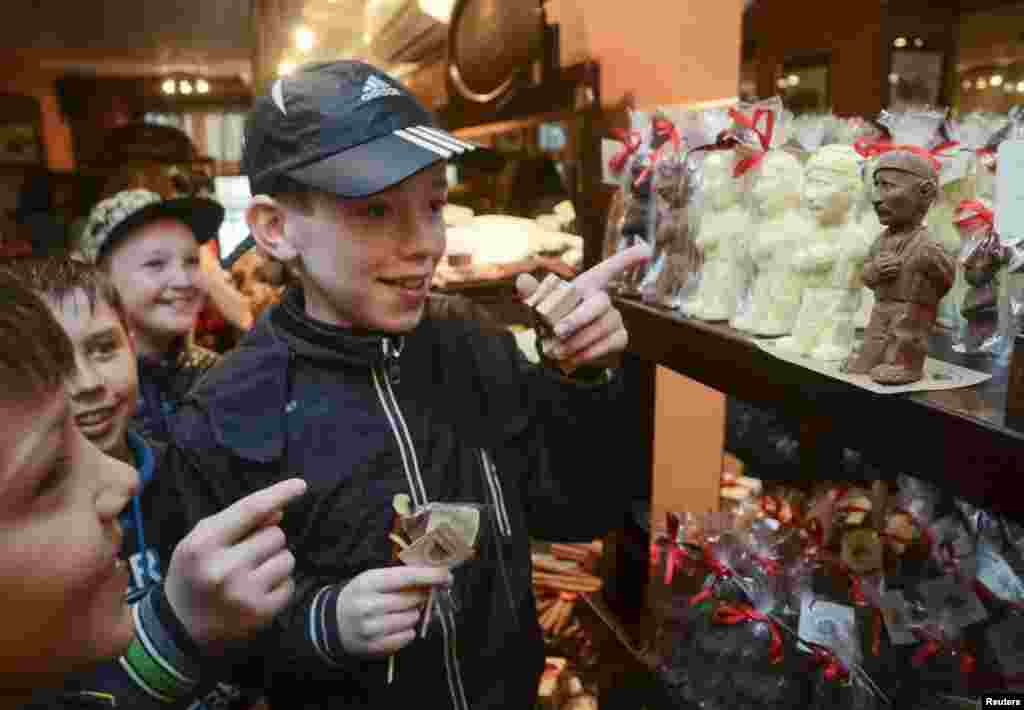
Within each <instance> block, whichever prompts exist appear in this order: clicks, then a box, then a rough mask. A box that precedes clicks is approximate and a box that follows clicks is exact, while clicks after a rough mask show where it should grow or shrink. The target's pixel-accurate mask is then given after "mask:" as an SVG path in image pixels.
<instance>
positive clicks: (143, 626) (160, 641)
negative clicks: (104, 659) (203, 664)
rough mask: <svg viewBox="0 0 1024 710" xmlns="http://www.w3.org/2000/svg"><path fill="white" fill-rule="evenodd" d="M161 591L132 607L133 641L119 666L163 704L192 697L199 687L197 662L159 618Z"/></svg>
mask: <svg viewBox="0 0 1024 710" xmlns="http://www.w3.org/2000/svg"><path fill="white" fill-rule="evenodd" d="M162 595H163V590H162V589H161V588H160V587H156V588H154V590H153V591H152V592H150V593H149V594H147V595H146V596H145V597H143V599H142V600H141V601H140V602H139V603H138V604H136V605H135V606H134V607H132V616H133V618H134V621H135V638H134V639H132V642H131V645H130V646H129V647H128V652H127V653H125V655H124V656H122V657H121V658H120V659H119V662H120V664H121V667H122V668H123V669H124V670H125V672H126V673H127V674H128V675H129V677H131V679H132V680H133V681H134V682H135V684H136V685H138V686H139V688H141V689H142V690H143V691H144V692H145V693H146V694H148V695H150V696H152V697H153V698H156V699H157V700H159V701H161V702H164V703H173V702H175V701H176V700H179V699H181V698H184V697H186V696H189V695H192V694H193V693H194V692H195V689H196V686H197V685H198V684H199V677H200V664H199V661H198V660H197V659H196V658H194V657H190V656H189V655H188V654H187V653H186V652H185V651H183V650H182V648H181V645H180V644H179V643H176V642H175V639H174V635H173V630H168V627H167V624H166V621H165V620H162V619H161V614H160V612H159V605H160V602H161V600H162Z"/></svg>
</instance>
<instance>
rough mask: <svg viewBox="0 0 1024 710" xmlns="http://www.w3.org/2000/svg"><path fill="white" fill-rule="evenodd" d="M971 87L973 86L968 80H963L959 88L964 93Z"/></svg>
mask: <svg viewBox="0 0 1024 710" xmlns="http://www.w3.org/2000/svg"><path fill="white" fill-rule="evenodd" d="M972 86H974V84H972V83H971V80H970V79H964V80H963V81H962V82H960V88H961V89H963V90H964V91H968V90H970V88H971V87H972Z"/></svg>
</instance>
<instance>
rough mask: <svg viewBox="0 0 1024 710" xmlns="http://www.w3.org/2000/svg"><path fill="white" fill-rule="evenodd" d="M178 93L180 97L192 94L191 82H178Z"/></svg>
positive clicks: (184, 80)
mask: <svg viewBox="0 0 1024 710" xmlns="http://www.w3.org/2000/svg"><path fill="white" fill-rule="evenodd" d="M178 91H179V92H180V93H181V95H182V96H189V95H191V94H192V82H191V81H189V80H188V79H182V80H181V81H179V82H178Z"/></svg>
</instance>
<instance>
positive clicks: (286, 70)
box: [277, 60, 295, 76]
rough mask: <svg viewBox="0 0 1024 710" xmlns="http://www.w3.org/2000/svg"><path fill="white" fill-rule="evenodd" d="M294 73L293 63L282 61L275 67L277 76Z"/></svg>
mask: <svg viewBox="0 0 1024 710" xmlns="http://www.w3.org/2000/svg"><path fill="white" fill-rule="evenodd" d="M293 71H295V62H289V61H287V60H286V61H283V62H281V63H280V64H278V65H277V74H278V76H288V75H289V74H291V73H292V72H293Z"/></svg>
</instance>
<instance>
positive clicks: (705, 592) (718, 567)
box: [690, 544, 732, 606]
mask: <svg viewBox="0 0 1024 710" xmlns="http://www.w3.org/2000/svg"><path fill="white" fill-rule="evenodd" d="M704 565H705V566H706V567H707V568H708V569H709V570H711V575H712V577H714V579H713V580H711V581H710V582H708V584H707V585H705V587H704V589H702V590H701V591H700V593H699V594H696V595H694V597H693V598H692V599H690V606H697V605H698V604H700V603H702V602H704V601H706V600H708V599H710V598H711V595H712V593H713V589H714V586H715V583H717V582H718V581H719V580H722V579H728V578H729V577H731V576H732V570H731V569H729V568H728V567H726V566H725V565H723V564H722V563H721V562H719V561H718V559H717V558H716V557H715V555H714V552H713V551H712V549H711V545H710V544H708V545H704Z"/></svg>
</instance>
